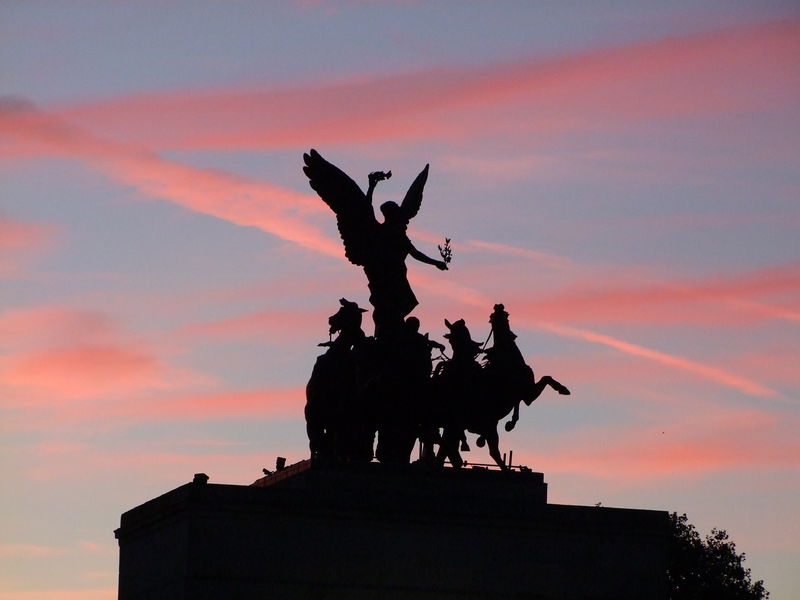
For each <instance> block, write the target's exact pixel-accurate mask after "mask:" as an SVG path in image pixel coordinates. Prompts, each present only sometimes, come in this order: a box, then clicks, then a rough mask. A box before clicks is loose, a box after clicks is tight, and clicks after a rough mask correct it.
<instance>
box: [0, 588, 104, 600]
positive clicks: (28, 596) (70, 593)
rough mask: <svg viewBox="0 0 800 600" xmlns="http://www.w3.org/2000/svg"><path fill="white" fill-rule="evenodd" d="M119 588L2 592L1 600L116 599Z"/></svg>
mask: <svg viewBox="0 0 800 600" xmlns="http://www.w3.org/2000/svg"><path fill="white" fill-rule="evenodd" d="M116 598H117V588H116V587H106V588H69V589H65V588H58V589H40V590H18V591H14V592H0V600H116Z"/></svg>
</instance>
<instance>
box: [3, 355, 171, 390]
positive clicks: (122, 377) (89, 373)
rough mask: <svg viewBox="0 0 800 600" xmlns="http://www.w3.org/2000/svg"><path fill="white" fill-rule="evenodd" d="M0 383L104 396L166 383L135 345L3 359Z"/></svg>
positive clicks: (158, 367) (159, 368)
mask: <svg viewBox="0 0 800 600" xmlns="http://www.w3.org/2000/svg"><path fill="white" fill-rule="evenodd" d="M0 384H2V385H5V386H9V387H11V388H24V389H28V390H35V391H37V392H40V393H41V392H45V393H47V392H49V393H51V394H57V395H58V396H59V397H61V398H64V397H67V398H76V397H77V398H83V397H92V396H101V395H105V394H109V393H112V392H114V393H119V392H129V391H133V390H138V389H142V388H147V387H161V386H163V385H165V381H164V374H163V370H162V366H161V365H160V364H159V363H158V361H157V360H156V359H155V358H154V357H153V356H151V355H150V354H149V353H147V352H145V351H143V350H140V349H138V348H135V347H124V346H118V345H83V346H72V347H69V348H54V349H48V350H42V351H39V352H32V353H29V354H24V355H20V356H16V357H14V358H12V359H11V360H8V359H6V360H4V361H3V368H2V370H0Z"/></svg>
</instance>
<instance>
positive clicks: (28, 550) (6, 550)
mask: <svg viewBox="0 0 800 600" xmlns="http://www.w3.org/2000/svg"><path fill="white" fill-rule="evenodd" d="M61 552H62V551H61V550H60V549H59V548H55V547H53V546H39V545H36V544H7V543H3V544H0V557H3V558H43V557H47V556H54V555H56V554H60V553H61Z"/></svg>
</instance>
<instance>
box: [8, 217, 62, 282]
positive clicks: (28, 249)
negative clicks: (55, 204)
mask: <svg viewBox="0 0 800 600" xmlns="http://www.w3.org/2000/svg"><path fill="white" fill-rule="evenodd" d="M57 231H58V230H57V228H56V227H54V226H53V225H50V224H42V223H30V222H24V221H18V220H14V219H11V218H9V217H7V216H4V215H3V214H0V277H11V276H16V275H18V274H19V272H20V267H21V265H22V264H24V262H25V259H27V258H30V257H32V256H35V255H36V254H37V253H40V252H42V251H44V250H47V249H49V248H51V247H52V245H53V243H54V242H55V240H56V234H57Z"/></svg>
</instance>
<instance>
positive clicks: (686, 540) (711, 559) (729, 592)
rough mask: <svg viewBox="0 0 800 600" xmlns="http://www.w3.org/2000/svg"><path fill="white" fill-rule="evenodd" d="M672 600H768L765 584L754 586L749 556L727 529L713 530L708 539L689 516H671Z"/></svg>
mask: <svg viewBox="0 0 800 600" xmlns="http://www.w3.org/2000/svg"><path fill="white" fill-rule="evenodd" d="M670 525H671V547H670V556H669V571H668V580H669V598H670V600H766V599H767V598H769V592H768V591H767V590H766V589H765V588H764V582H763V581H761V580H759V581H756V582H755V583H753V582H752V581H751V579H750V569H746V568H744V567H743V566H742V563H743V562H744V559H745V555H744V553H742V554H737V553H736V544H734V543H733V541H732V540H731V539H730V538H729V537H728V534H727V532H726V531H725V530H724V529H712V530H711V533H710V534H708V535H707V536H706V537H705V539H702V538H701V537H700V534H699V533H698V532H697V530H696V529H695V527H694V525H692V524H691V523H689V521H688V519H687V518H686V515H685V514H683V515H680V516H678V514H677V513H672V514H670Z"/></svg>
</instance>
